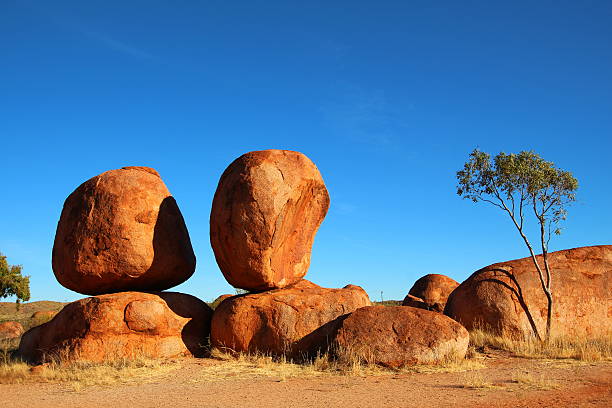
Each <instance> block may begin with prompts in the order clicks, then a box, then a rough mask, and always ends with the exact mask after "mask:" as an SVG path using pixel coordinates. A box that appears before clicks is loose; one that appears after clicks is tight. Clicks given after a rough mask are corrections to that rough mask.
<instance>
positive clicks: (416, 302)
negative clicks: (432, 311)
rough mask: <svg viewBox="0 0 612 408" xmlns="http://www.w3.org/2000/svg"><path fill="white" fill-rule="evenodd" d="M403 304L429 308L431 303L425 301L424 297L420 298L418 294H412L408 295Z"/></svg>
mask: <svg viewBox="0 0 612 408" xmlns="http://www.w3.org/2000/svg"><path fill="white" fill-rule="evenodd" d="M402 306H410V307H416V308H418V309H424V310H429V305H428V304H427V303H425V302H423V299H421V298H418V297H416V296H412V295H411V294H407V295H406V297H405V298H404V301H403V302H402ZM436 311H437V310H436Z"/></svg>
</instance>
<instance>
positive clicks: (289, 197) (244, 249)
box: [210, 150, 371, 355]
mask: <svg viewBox="0 0 612 408" xmlns="http://www.w3.org/2000/svg"><path fill="white" fill-rule="evenodd" d="M328 208H329V194H328V192H327V189H326V187H325V184H324V182H323V178H322V177H321V174H320V173H319V170H318V169H317V167H316V166H315V165H314V163H313V162H312V161H311V160H310V159H308V158H307V157H306V156H304V155H303V154H301V153H298V152H293V151H286V150H264V151H256V152H250V153H246V154H244V155H242V156H241V157H239V158H238V159H236V160H235V161H234V162H233V163H232V164H230V165H229V167H228V168H227V169H226V170H225V172H224V173H223V175H222V176H221V179H220V181H219V185H218V187H217V191H216V193H215V197H214V200H213V205H212V210H211V215H210V241H211V245H212V247H213V250H214V253H215V257H216V259H217V263H218V264H219V268H220V269H221V271H222V273H223V275H224V276H225V278H226V280H227V281H228V282H229V283H230V284H231V285H233V286H235V287H237V288H242V289H245V290H248V291H251V292H254V293H249V294H245V295H240V296H233V297H230V298H228V299H225V300H224V301H223V302H222V303H221V304H220V305H219V306H218V307H217V309H216V310H215V313H214V315H213V319H212V324H211V344H212V345H213V346H215V347H218V348H221V349H225V350H229V351H233V352H264V353H270V354H275V355H278V354H287V355H303V354H309V353H314V352H316V351H319V350H321V349H325V348H326V346H327V343H328V342H329V340H330V339H331V337H332V335H331V334H332V331H333V327H335V323H334V322H335V321H336V320H337V319H339V318H340V317H343V316H346V315H347V314H349V313H351V312H353V311H354V310H357V309H358V308H360V307H364V306H369V305H371V302H370V300H369V298H368V295H367V294H366V293H365V291H364V290H363V289H361V288H360V287H358V286H353V285H349V286H346V287H344V288H342V289H326V288H322V287H320V286H318V285H315V284H314V283H312V282H309V281H306V280H303V278H304V276H305V275H306V272H307V271H308V267H309V266H310V255H311V250H312V244H313V241H314V237H315V234H316V232H317V229H318V228H319V226H320V225H321V222H322V221H323V218H325V215H326V213H327V210H328Z"/></svg>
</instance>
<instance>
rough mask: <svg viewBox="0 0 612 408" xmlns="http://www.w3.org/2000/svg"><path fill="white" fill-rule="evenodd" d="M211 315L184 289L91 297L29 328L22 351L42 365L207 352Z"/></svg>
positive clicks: (20, 349) (78, 301)
mask: <svg viewBox="0 0 612 408" xmlns="http://www.w3.org/2000/svg"><path fill="white" fill-rule="evenodd" d="M211 317H212V310H211V309H210V307H208V305H207V304H206V303H204V302H203V301H201V300H199V299H197V298H195V297H193V296H190V295H186V294H182V293H175V292H160V293H140V292H122V293H115V294H108V295H100V296H94V297H88V298H84V299H81V300H77V301H76V302H72V303H70V304H68V305H66V306H65V307H64V308H63V309H62V310H61V311H60V312H59V313H58V314H57V315H56V316H55V318H54V319H53V320H51V321H50V322H48V323H45V324H43V325H40V326H37V327H34V328H33V329H31V330H29V331H27V332H26V333H25V334H24V335H23V337H22V339H21V344H20V345H19V353H20V354H21V355H22V356H23V357H24V358H25V359H27V360H29V361H32V362H37V363H41V362H45V361H50V360H53V359H60V360H84V361H94V362H99V361H106V360H115V359H121V358H134V357H139V356H143V357H151V358H170V357H176V356H181V355H194V356H202V355H203V354H204V353H205V350H206V349H205V346H206V345H207V343H208V336H209V333H210V319H211Z"/></svg>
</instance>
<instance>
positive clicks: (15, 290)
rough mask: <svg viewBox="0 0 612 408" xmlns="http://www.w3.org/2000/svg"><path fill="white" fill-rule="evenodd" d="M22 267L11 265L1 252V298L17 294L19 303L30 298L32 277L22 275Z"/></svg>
mask: <svg viewBox="0 0 612 408" xmlns="http://www.w3.org/2000/svg"><path fill="white" fill-rule="evenodd" d="M21 270H22V267H21V266H19V265H9V264H8V262H7V261H6V256H4V255H2V254H1V253H0V299H2V298H5V297H9V296H15V297H16V298H17V304H18V305H19V302H20V301H22V300H23V301H26V302H27V301H28V300H30V277H29V276H22V275H21Z"/></svg>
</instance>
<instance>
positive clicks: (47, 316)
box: [31, 310, 57, 320]
mask: <svg viewBox="0 0 612 408" xmlns="http://www.w3.org/2000/svg"><path fill="white" fill-rule="evenodd" d="M56 314H57V311H55V310H39V311H37V312H34V313H32V316H31V318H32V319H35V320H51V319H53V317H55V315H56Z"/></svg>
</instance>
